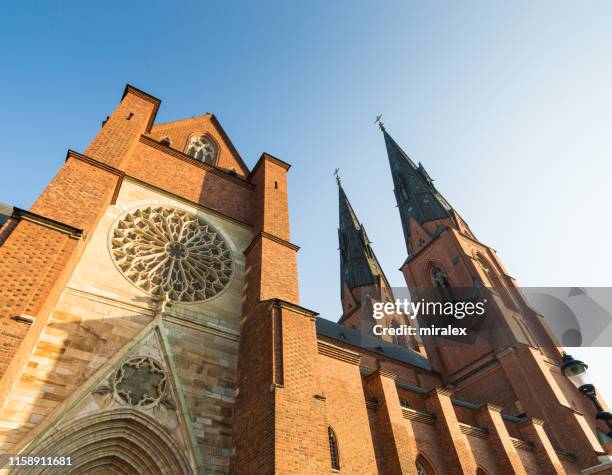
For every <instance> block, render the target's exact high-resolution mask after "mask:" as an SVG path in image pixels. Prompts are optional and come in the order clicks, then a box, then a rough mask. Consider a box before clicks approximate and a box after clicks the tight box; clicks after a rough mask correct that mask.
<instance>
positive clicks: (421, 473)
mask: <svg viewBox="0 0 612 475" xmlns="http://www.w3.org/2000/svg"><path fill="white" fill-rule="evenodd" d="M416 471H417V475H434V473H435V472H434V470H433V468H431V464H430V463H429V462H428V461H427V460H425V457H423V456H422V455H419V456H418V457H417V459H416Z"/></svg>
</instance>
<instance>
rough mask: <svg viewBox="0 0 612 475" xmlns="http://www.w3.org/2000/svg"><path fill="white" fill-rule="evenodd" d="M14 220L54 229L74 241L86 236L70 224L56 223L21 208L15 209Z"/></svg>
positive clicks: (53, 220)
mask: <svg viewBox="0 0 612 475" xmlns="http://www.w3.org/2000/svg"><path fill="white" fill-rule="evenodd" d="M11 217H12V218H14V219H16V220H20V221H29V222H31V223H35V224H39V225H40V226H44V227H46V228H50V229H54V230H55V231H60V232H62V233H65V234H68V236H69V237H70V238H72V239H81V238H82V237H83V236H84V231H83V230H82V229H79V228H75V227H74V226H70V225H69V224H65V223H62V222H61V221H56V220H55V219H51V218H47V217H46V216H43V215H40V214H36V213H33V212H31V211H26V210H24V209H21V208H16V207H15V208H13V214H12V215H11Z"/></svg>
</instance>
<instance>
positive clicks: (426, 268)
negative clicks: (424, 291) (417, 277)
mask: <svg viewBox="0 0 612 475" xmlns="http://www.w3.org/2000/svg"><path fill="white" fill-rule="evenodd" d="M436 267H437V268H439V269H441V270H442V272H444V275H445V276H446V279H447V281H448V283H449V285H450V286H451V287H452V284H451V282H450V278H449V277H448V273H447V272H446V268H445V266H444V265H443V264H442V263H441V262H440V261H438V260H434V259H429V260H427V261H426V262H425V263H423V266H422V278H423V283H424V285H423V287H431V286H432V281H431V274H432V272H433V270H434V269H435V268H436Z"/></svg>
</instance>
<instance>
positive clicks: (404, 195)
mask: <svg viewBox="0 0 612 475" xmlns="http://www.w3.org/2000/svg"><path fill="white" fill-rule="evenodd" d="M381 130H382V133H383V136H384V137H385V145H386V147H387V155H388V156H389V165H390V167H391V176H392V177H393V185H394V187H395V189H394V190H393V191H394V193H395V200H396V201H397V207H398V208H399V212H400V217H401V220H402V228H403V230H404V238H405V239H406V244H407V245H408V242H409V240H410V235H411V231H410V220H411V218H414V219H415V220H416V221H417V222H418V223H419V224H423V223H424V222H426V221H431V220H435V219H451V220H452V221H453V222H454V214H453V210H452V208H451V206H450V205H449V204H448V203H447V201H446V200H445V199H444V198H443V197H442V195H441V194H440V193H439V192H438V190H436V187H435V186H434V184H433V180H432V179H431V177H430V176H429V174H428V173H427V172H426V171H425V168H424V167H423V165H421V164H420V163H419V165H418V166H417V165H415V164H414V162H413V161H412V160H411V159H410V157H409V156H408V155H407V154H406V153H405V152H404V151H403V150H402V149H401V147H400V146H399V145H398V144H397V143H396V142H395V140H393V138H392V137H391V136H390V135H389V133H388V132H387V130H386V129H385V128H384V126H382V125H381ZM408 252H409V253H410V249H408Z"/></svg>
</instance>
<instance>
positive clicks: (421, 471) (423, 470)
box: [416, 460, 427, 475]
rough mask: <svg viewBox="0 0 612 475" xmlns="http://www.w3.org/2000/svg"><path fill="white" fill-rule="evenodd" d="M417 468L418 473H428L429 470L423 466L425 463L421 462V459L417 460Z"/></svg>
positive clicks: (421, 474) (420, 474) (424, 474)
mask: <svg viewBox="0 0 612 475" xmlns="http://www.w3.org/2000/svg"><path fill="white" fill-rule="evenodd" d="M416 469H417V475H427V470H425V467H423V464H422V463H421V462H420V460H417V461H416Z"/></svg>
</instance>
